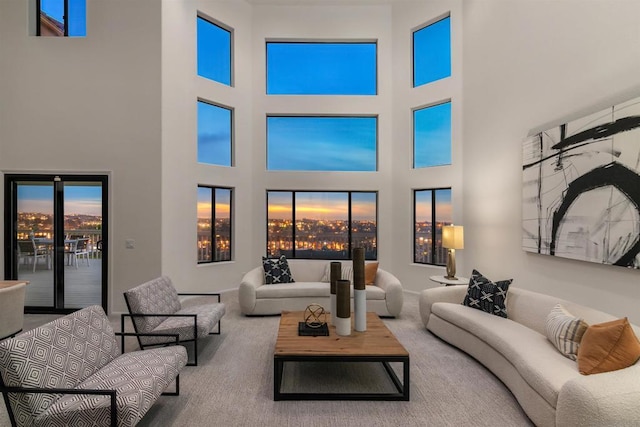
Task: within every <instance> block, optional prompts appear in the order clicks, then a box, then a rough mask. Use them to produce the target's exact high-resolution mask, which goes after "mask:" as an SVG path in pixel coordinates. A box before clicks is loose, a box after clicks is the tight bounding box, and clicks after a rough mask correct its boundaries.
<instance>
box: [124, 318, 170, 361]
mask: <svg viewBox="0 0 640 427" xmlns="http://www.w3.org/2000/svg"><path fill="white" fill-rule="evenodd" d="M123 316H124V315H123ZM123 320H124V317H123ZM123 324H124V322H123ZM114 334H115V335H116V336H119V337H122V338H121V347H122V353H123V354H124V353H125V350H124V337H174V338H175V340H176V342H175V344H174V343H167V344H166V345H179V344H180V334H155V333H142V332H114Z"/></svg>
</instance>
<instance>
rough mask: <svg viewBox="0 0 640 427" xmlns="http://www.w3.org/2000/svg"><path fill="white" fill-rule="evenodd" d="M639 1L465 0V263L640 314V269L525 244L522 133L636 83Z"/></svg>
mask: <svg viewBox="0 0 640 427" xmlns="http://www.w3.org/2000/svg"><path fill="white" fill-rule="evenodd" d="M638 16H640V3H639V2H637V1H618V0H616V1H605V0H599V1H588V2H585V1H580V0H563V1H536V0H520V1H517V2H512V1H506V0H482V1H480V0H467V1H465V2H464V99H465V101H464V122H463V123H464V135H463V136H464V182H463V184H464V186H463V190H464V220H465V222H464V225H465V249H464V251H461V252H464V254H465V263H464V268H465V269H466V270H469V271H470V269H471V268H477V269H479V270H480V271H481V272H483V273H485V274H486V275H488V276H489V277H490V278H492V279H496V280H497V279H503V278H510V277H513V278H514V279H515V280H514V282H513V286H519V287H523V288H528V289H532V290H537V291H540V292H544V293H549V294H554V295H558V296H561V297H564V298H567V299H571V300H574V301H576V302H581V303H585V304H588V305H591V306H593V307H596V308H600V309H602V310H604V311H607V312H610V313H613V314H616V315H618V316H628V317H629V318H630V320H631V321H632V322H635V323H636V324H640V311H639V310H638V307H639V306H640V275H639V272H638V271H632V270H626V269H623V268H620V267H613V266H601V265H596V264H593V263H588V262H581V261H571V260H567V259H563V258H554V257H550V256H545V255H536V254H530V253H525V252H524V251H522V249H521V222H520V221H521V173H522V155H521V149H522V141H523V139H524V138H525V136H526V135H527V133H528V131H529V130H530V129H532V128H535V127H538V126H540V125H543V124H545V123H549V122H551V121H554V120H560V119H562V118H563V117H565V116H567V115H570V114H572V113H574V112H576V111H581V110H584V109H585V108H589V107H591V106H594V105H596V104H598V103H600V102H602V101H604V100H606V99H608V98H609V97H611V96H617V95H620V94H624V93H627V94H629V96H631V95H632V93H634V92H635V94H636V96H637V95H638V94H640V90H638V76H639V75H640V26H639V25H638V19H637V18H638Z"/></svg>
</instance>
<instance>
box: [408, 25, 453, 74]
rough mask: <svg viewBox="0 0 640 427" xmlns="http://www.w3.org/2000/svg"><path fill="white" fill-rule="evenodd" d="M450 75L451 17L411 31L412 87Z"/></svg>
mask: <svg viewBox="0 0 640 427" xmlns="http://www.w3.org/2000/svg"><path fill="white" fill-rule="evenodd" d="M449 76H451V17H449V16H447V17H446V18H443V19H440V20H439V21H436V22H434V23H433V24H430V25H427V26H426V27H423V28H421V29H419V30H416V31H414V32H413V87H418V86H422V85H425V84H428V83H431V82H434V81H436V80H440V79H443V78H445V77H449Z"/></svg>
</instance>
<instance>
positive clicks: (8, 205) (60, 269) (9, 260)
mask: <svg viewBox="0 0 640 427" xmlns="http://www.w3.org/2000/svg"><path fill="white" fill-rule="evenodd" d="M20 181H32V182H50V183H52V184H53V190H54V192H53V212H54V218H53V220H54V224H53V229H54V231H61V230H62V231H63V230H64V215H57V214H58V213H59V212H61V211H62V209H63V206H64V191H63V188H64V184H65V182H100V183H101V185H102V251H101V262H102V271H101V282H102V285H101V288H102V291H101V300H102V301H101V306H102V308H103V309H104V310H105V312H108V311H107V310H108V294H109V292H108V271H109V268H108V265H109V263H108V259H109V217H108V214H109V175H107V174H104V173H96V174H86V173H85V174H69V173H60V174H54V173H43V174H37V173H24V174H22V173H9V174H5V175H4V199H5V200H4V209H5V217H4V243H5V244H4V247H5V253H4V258H5V259H4V266H5V273H4V274H5V279H6V280H15V279H17V277H18V256H17V252H18V251H17V246H18V244H17V239H16V233H15V231H16V227H17V222H18V218H17V203H18V194H17V191H16V189H17V183H18V182H20ZM53 238H54V256H53V265H54V269H53V271H54V275H53V287H54V292H53V305H52V306H47V307H42V306H25V313H43V314H44V313H51V314H67V313H71V312H74V311H76V310H77V309H78V308H65V307H64V292H65V289H64V232H54V236H53Z"/></svg>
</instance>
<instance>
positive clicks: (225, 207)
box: [198, 187, 231, 219]
mask: <svg viewBox="0 0 640 427" xmlns="http://www.w3.org/2000/svg"><path fill="white" fill-rule="evenodd" d="M211 190H212V189H211V188H208V187H198V218H202V219H211ZM230 199H231V191H230V190H228V189H224V188H218V189H217V191H216V212H215V213H216V218H229V214H230V212H231V209H230V207H231V200H230Z"/></svg>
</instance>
